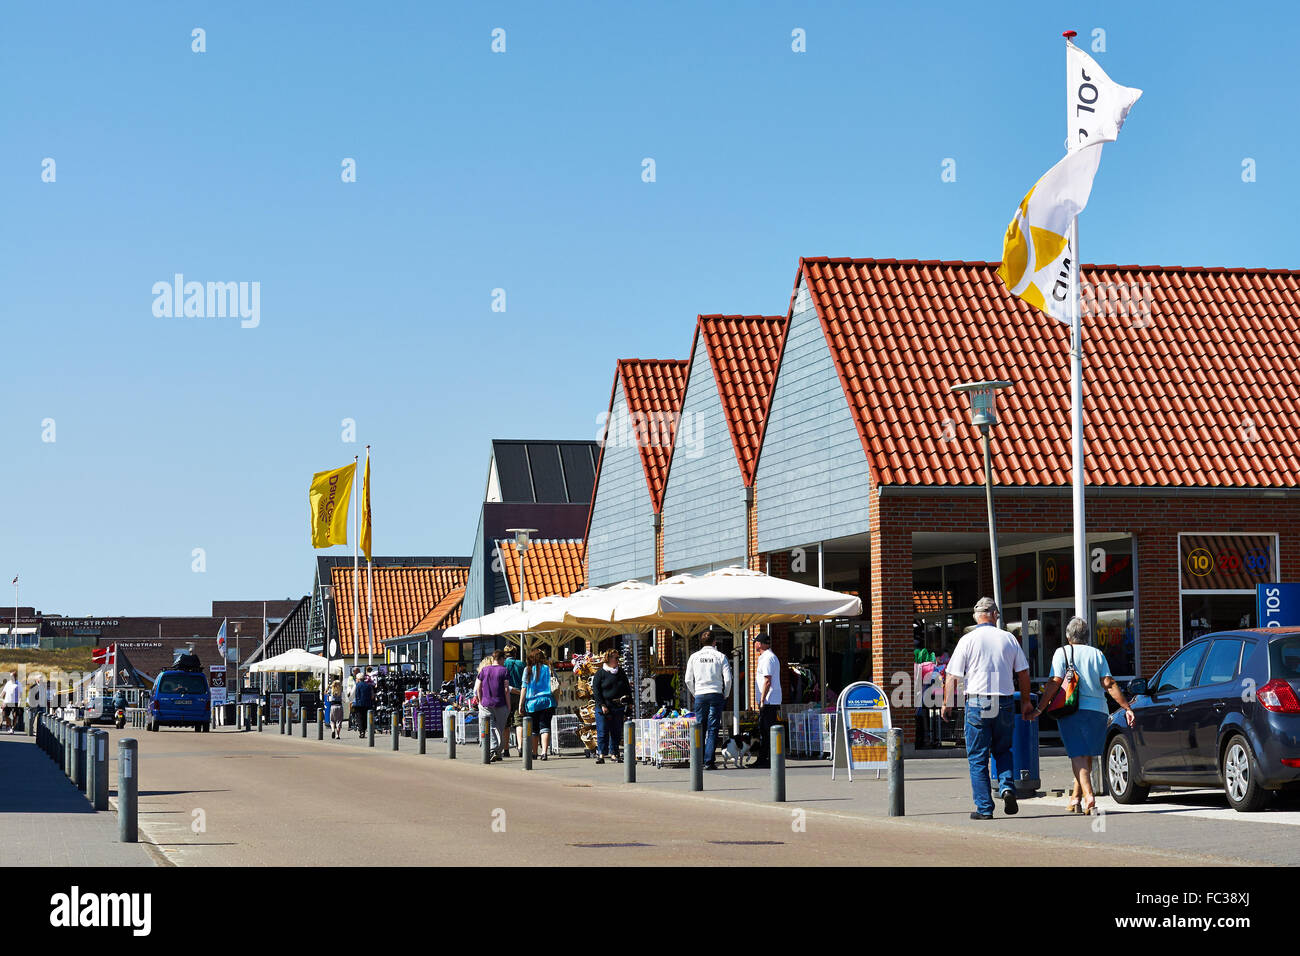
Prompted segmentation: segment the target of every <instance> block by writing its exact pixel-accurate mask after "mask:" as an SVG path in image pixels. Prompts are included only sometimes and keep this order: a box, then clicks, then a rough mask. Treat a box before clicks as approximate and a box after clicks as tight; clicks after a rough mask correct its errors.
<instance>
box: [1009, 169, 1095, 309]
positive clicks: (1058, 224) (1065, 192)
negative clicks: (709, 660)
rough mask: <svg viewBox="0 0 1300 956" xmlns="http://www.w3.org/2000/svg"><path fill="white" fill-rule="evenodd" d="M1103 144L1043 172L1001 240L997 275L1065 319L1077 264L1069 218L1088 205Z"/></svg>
mask: <svg viewBox="0 0 1300 956" xmlns="http://www.w3.org/2000/svg"><path fill="white" fill-rule="evenodd" d="M1100 162H1101V144H1100V143H1098V144H1097V145H1095V146H1089V147H1087V148H1086V149H1080V150H1075V151H1074V152H1070V153H1066V154H1065V158H1064V159H1062V160H1061V161H1060V162H1059V163H1057V164H1056V165H1055V166H1053V167H1052V168H1051V169H1049V170H1048V171H1047V172H1046V173H1044V174H1043V177H1042V178H1041V179H1039V180H1038V182H1037V183H1035V184H1034V188H1033V189H1031V190H1029V192H1028V193H1027V194H1026V195H1025V198H1024V199H1023V200H1021V202H1020V207H1019V208H1018V209H1017V210H1016V215H1015V217H1014V218H1013V219H1012V220H1011V224H1010V225H1008V226H1007V231H1006V235H1005V236H1003V238H1002V265H1001V266H999V267H998V277H999V278H1001V279H1002V281H1003V283H1004V284H1005V285H1006V287H1007V289H1008V290H1009V291H1010V292H1011V294H1012V295H1017V296H1019V297H1020V298H1022V299H1024V300H1025V301H1026V302H1028V303H1029V304H1030V305H1032V306H1033V307H1034V308H1036V309H1040V310H1042V311H1043V312H1046V313H1047V314H1048V315H1050V316H1051V317H1052V318H1054V319H1059V320H1060V321H1062V322H1068V321H1070V317H1069V314H1068V312H1069V302H1070V283H1071V281H1072V277H1073V274H1074V270H1075V269H1077V268H1078V266H1079V264H1078V261H1077V257H1076V256H1075V254H1074V250H1072V249H1071V248H1069V245H1070V243H1069V236H1070V222H1071V220H1073V219H1074V217H1075V216H1077V215H1078V214H1079V213H1081V212H1083V209H1084V207H1085V206H1087V205H1088V196H1089V195H1090V194H1091V193H1092V180H1093V177H1094V176H1096V174H1097V164H1098V163H1100Z"/></svg>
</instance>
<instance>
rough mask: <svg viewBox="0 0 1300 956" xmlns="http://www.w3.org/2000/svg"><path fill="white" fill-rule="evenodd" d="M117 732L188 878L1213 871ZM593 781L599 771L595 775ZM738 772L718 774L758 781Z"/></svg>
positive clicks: (646, 791)
mask: <svg viewBox="0 0 1300 956" xmlns="http://www.w3.org/2000/svg"><path fill="white" fill-rule="evenodd" d="M313 729H314V728H313ZM113 736H114V737H115V738H118V737H123V736H133V737H135V738H136V739H137V740H138V741H139V744H140V781H141V792H140V800H139V806H140V826H141V831H142V837H143V839H145V840H146V841H148V842H149V843H150V844H152V845H153V847H154V852H155V853H156V854H157V856H158V857H159V859H161V860H165V861H166V862H169V863H171V864H175V865H181V866H256V865H275V864H284V865H293V866H315V865H326V866H329V865H334V866H337V865H339V864H341V863H342V864H348V865H355V864H358V863H363V862H364V863H370V864H375V865H398V866H405V865H499V864H516V865H531V864H565V865H572V864H583V863H595V864H600V865H624V864H649V865H673V866H681V865H691V864H712V865H717V866H730V865H755V864H761V865H764V866H781V865H827V864H831V865H835V864H844V865H862V864H870V865H908V864H929V865H934V864H940V865H951V866H965V865H979V866H988V865H1008V866H1024V865H1042V864H1043V863H1044V861H1045V859H1050V858H1051V854H1052V847H1053V846H1060V847H1070V853H1071V855H1070V859H1071V862H1072V864H1074V865H1082V866H1086V865H1099V866H1103V865H1104V866H1115V865H1124V866H1142V865H1163V866H1168V865H1179V864H1192V865H1196V864H1204V863H1207V862H1214V861H1211V860H1209V859H1207V858H1206V857H1204V856H1200V855H1196V854H1191V853H1179V852H1171V851H1160V850H1136V849H1131V848H1127V847H1116V846H1109V847H1098V846H1087V845H1080V844H1079V843H1078V842H1077V841H1068V840H1055V839H1054V838H1052V837H1045V836H1043V835H1042V834H1022V833H1017V832H1016V831H1015V830H1014V829H1011V828H1006V827H1003V828H998V829H992V828H990V829H984V830H981V829H980V828H981V827H990V825H989V824H976V825H974V826H961V827H957V826H950V825H944V824H936V823H932V822H924V821H922V820H915V819H910V818H909V819H894V820H889V819H880V818H873V817H870V816H862V815H852V814H845V813H838V812H835V811H834V810H833V809H821V808H819V803H818V801H816V800H805V801H802V802H801V804H800V805H795V804H786V805H773V804H770V803H763V802H758V801H753V802H751V801H742V800H737V799H735V798H734V797H733V798H730V799H729V798H728V797H725V796H722V795H720V794H719V795H712V796H711V795H709V794H707V793H706V794H693V793H689V792H687V791H686V790H685V789H684V788H678V787H673V789H672V791H671V792H668V791H667V790H666V788H664V787H663V786H654V785H653V784H652V783H650V781H649V780H647V782H646V783H641V784H636V785H631V786H629V785H626V784H623V783H622V768H621V767H617V766H613V767H611V766H609V765H607V766H606V767H602V768H595V767H592V766H590V764H591V762H590V761H584V760H581V759H580V758H576V759H575V758H568V759H565V760H557V759H552V760H551V761H548V762H546V763H541V764H538V769H537V770H536V771H534V772H533V773H531V774H525V773H524V772H523V771H522V770H521V769H520V768H519V764H518V761H512V762H509V763H506V764H497V765H493V766H491V767H484V766H482V765H481V764H480V763H479V762H478V760H477V758H478V754H477V752H476V751H475V750H473V749H472V748H464V749H462V751H461V753H462V759H459V760H456V761H448V760H447V759H446V758H445V757H443V756H442V752H443V751H442V747H443V745H442V744H441V742H430V748H429V749H430V753H429V754H427V755H425V756H420V755H418V754H416V753H415V746H414V742H413V741H409V740H403V741H402V746H403V748H404V750H403V752H400V753H393V752H391V750H390V749H389V744H388V741H387V740H385V739H382V738H381V739H380V740H379V741H377V745H376V747H375V749H373V750H371V749H368V748H364V747H361V746H358V745H357V744H356V742H355V741H352V742H349V743H347V744H344V743H336V742H332V741H329V740H326V741H324V742H318V741H316V740H314V739H310V740H302V739H299V738H296V737H285V736H281V735H280V734H278V733H275V732H267V733H262V734H257V733H243V734H241V733H239V732H237V731H233V730H225V729H220V728H214V729H213V731H212V732H211V733H209V734H196V733H192V732H189V731H184V730H163V731H161V732H159V733H156V734H151V733H145V732H143V731H142V730H139V729H136V730H127V731H114V732H113ZM113 752H114V754H115V753H116V744H114V747H113ZM960 766H964V764H961V765H960ZM595 770H601V771H608V773H606V774H602V775H601V776H600V777H594V776H593V774H592V771H595ZM113 771H114V777H113V778H112V780H111V783H112V785H113V786H114V787H116V776H115V773H116V767H115V766H114V768H113ZM654 772H655V771H653V770H647V771H644V772H643V773H644V775H646V776H647V777H648V776H649V775H650V774H653V773H654ZM731 773H732V774H733V776H730V777H727V778H725V779H726V780H729V781H740V780H742V779H743V778H742V776H741V775H744V774H755V775H757V774H759V772H758V771H732V772H731ZM710 776H711V778H712V779H711V781H710V785H711V786H712V785H715V784H716V781H717V779H718V778H717V776H716V775H710ZM820 806H821V807H833V806H834V804H833V803H825V804H820ZM1074 820H1075V822H1077V823H1083V821H1082V820H1081V819H1080V818H1074ZM1004 822H1007V823H1010V822H1012V821H1004ZM1084 825H1085V826H1086V824H1084Z"/></svg>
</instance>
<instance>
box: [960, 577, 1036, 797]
mask: <svg viewBox="0 0 1300 956" xmlns="http://www.w3.org/2000/svg"><path fill="white" fill-rule="evenodd" d="M997 624H998V606H997V604H996V603H995V602H994V600H993V599H992V598H991V597H982V598H980V599H979V600H978V601H977V602H975V627H973V628H971V629H970V630H969V631H967V632H966V634H964V635H963V636H962V639H961V640H960V641H958V642H957V647H956V649H955V650H953V652H952V658H951V660H949V661H948V667H947V670H946V671H945V678H944V692H943V711H942V715H943V719H944V720H950V719H951V718H952V710H953V704H952V703H951V702H953V701H955V700H956V691H957V681H958V679H961V680H963V681H964V682H965V692H966V760H967V762H968V763H969V764H970V789H971V796H972V798H973V799H974V801H975V809H974V811H973V812H972V813H971V815H970V818H971V819H972V820H992V819H993V796H992V794H991V793H990V790H989V757H990V755H991V756H992V758H993V766H994V769H995V771H996V774H997V780H998V796H999V797H1000V798H1001V800H1002V809H1003V812H1004V813H1006V814H1007V815H1008V816H1011V815H1012V814H1014V813H1017V812H1018V811H1019V809H1020V807H1019V805H1018V804H1017V803H1016V784H1015V779H1014V775H1013V773H1012V767H1011V742H1012V739H1013V735H1014V732H1015V724H1014V721H1015V719H1016V715H1015V697H1014V696H1013V695H1014V693H1015V691H1014V689H1013V688H1015V687H1016V686H1018V687H1019V689H1020V701H1021V703H1020V713H1021V716H1023V717H1024V718H1025V719H1026V720H1029V719H1030V714H1032V713H1033V710H1034V705H1033V704H1032V703H1030V700H1029V661H1027V660H1026V659H1025V652H1024V649H1023V648H1021V646H1020V642H1019V641H1017V640H1016V636H1015V635H1014V634H1012V633H1011V632H1010V631H1004V630H1002V629H1001V628H1000V627H998V626H997Z"/></svg>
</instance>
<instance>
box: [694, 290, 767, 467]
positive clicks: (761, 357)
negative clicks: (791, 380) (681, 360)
mask: <svg viewBox="0 0 1300 956" xmlns="http://www.w3.org/2000/svg"><path fill="white" fill-rule="evenodd" d="M789 330H790V320H789V319H788V318H787V317H786V316H784V315H701V316H700V318H699V325H698V326H697V327H696V331H695V334H696V339H697V342H698V340H699V338H700V337H703V339H704V345H705V348H707V349H708V352H709V364H710V365H711V366H712V367H713V377H714V380H715V381H716V382H717V384H718V396H719V398H720V399H721V401H722V410H723V414H724V415H725V416H726V419H727V428H728V429H729V430H730V432H731V444H732V446H733V447H734V448H735V451H736V462H737V464H739V465H740V473H741V475H742V476H743V477H744V479H745V484H746V486H748V485H752V484H753V483H754V472H755V470H756V469H757V468H758V454H759V451H760V450H761V449H762V447H763V433H764V432H765V431H766V430H767V413H768V411H769V410H770V409H771V406H772V386H773V385H775V384H776V372H777V369H778V368H780V366H781V353H782V352H783V351H784V350H785V339H786V333H787V332H788V331H789ZM692 351H693V349H692Z"/></svg>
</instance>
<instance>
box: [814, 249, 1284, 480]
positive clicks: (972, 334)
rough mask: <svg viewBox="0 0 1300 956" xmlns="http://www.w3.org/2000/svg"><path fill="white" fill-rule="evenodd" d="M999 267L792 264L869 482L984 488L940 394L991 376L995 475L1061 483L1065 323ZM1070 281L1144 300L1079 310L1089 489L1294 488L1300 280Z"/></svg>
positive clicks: (1109, 277) (1129, 277) (1229, 276)
mask: <svg viewBox="0 0 1300 956" xmlns="http://www.w3.org/2000/svg"><path fill="white" fill-rule="evenodd" d="M996 272H997V263H991V262H938V261H930V262H918V261H915V260H907V261H899V260H892V259H877V260H873V259H828V258H806V259H802V260H800V263H799V277H802V278H804V279H806V281H807V285H808V289H809V292H810V293H811V295H812V298H813V301H814V302H815V304H816V306H817V311H818V314H819V316H820V318H821V322H822V328H823V331H824V332H825V335H826V340H827V342H828V343H829V344H830V347H831V353H832V355H833V357H834V361H835V367H836V371H837V374H838V376H839V378H840V381H841V384H842V385H843V386H844V391H845V394H846V395H847V396H848V399H849V405H850V407H851V408H852V410H853V414H854V420H855V423H856V425H857V429H858V434H859V436H860V438H861V440H862V445H863V448H864V450H865V451H866V454H867V461H868V464H869V466H870V468H871V472H872V478H873V480H874V481H875V482H876V483H878V484H904V485H980V484H982V483H983V466H982V457H981V452H980V448H979V444H978V442H977V441H976V440H975V436H974V435H973V434H972V428H971V426H969V425H968V424H967V422H968V421H969V420H970V419H969V415H970V412H969V410H968V407H967V399H966V398H965V397H964V396H962V395H956V394H953V393H951V392H950V391H949V388H950V386H952V385H954V384H956V383H958V382H964V381H973V380H977V379H984V378H990V379H1007V380H1009V381H1012V382H1014V383H1015V385H1014V386H1013V387H1011V388H1008V389H1005V390H1003V391H1001V392H1000V393H999V395H998V398H997V404H998V417H999V419H1000V424H999V425H997V426H996V427H995V429H994V432H993V447H994V455H995V467H996V468H997V474H996V480H997V481H998V483H1000V484H1010V485H1068V484H1069V482H1070V412H1069V409H1070V376H1069V366H1070V359H1069V329H1068V327H1067V326H1066V325H1064V324H1063V323H1060V322H1057V321H1056V320H1054V319H1052V318H1050V317H1048V316H1046V315H1043V314H1042V313H1040V312H1038V311H1037V310H1035V309H1033V308H1032V307H1031V306H1029V305H1027V304H1026V303H1025V302H1023V301H1021V300H1020V299H1018V298H1016V297H1014V296H1012V295H1011V294H1010V293H1009V292H1007V290H1006V288H1005V287H1004V286H1003V285H1002V283H1001V281H1000V280H999V279H998V278H997V275H996ZM799 277H797V278H796V280H795V283H796V291H797V288H798V282H799ZM1083 279H1084V282H1085V284H1087V283H1091V284H1092V288H1094V289H1103V290H1104V289H1111V290H1118V289H1134V290H1136V291H1137V296H1136V298H1137V299H1138V300H1141V299H1143V298H1145V300H1146V301H1147V302H1149V310H1147V312H1146V313H1142V312H1140V311H1139V310H1137V309H1134V308H1132V307H1129V308H1123V307H1121V308H1109V309H1108V308H1104V307H1103V308H1099V309H1094V310H1093V311H1094V312H1095V313H1097V314H1090V315H1088V316H1087V317H1086V318H1085V320H1084V371H1083V375H1084V439H1085V442H1086V448H1087V481H1088V483H1089V484H1093V485H1109V486H1153V485H1175V486H1200V487H1207V486H1208V487H1240V488H1275V487H1298V486H1300V374H1298V373H1300V357H1298V356H1297V352H1296V349H1295V344H1296V342H1297V341H1300V272H1296V271H1288V270H1281V269H1274V270H1267V269H1228V268H1184V267H1182V266H1135V265H1127V266H1118V265H1092V266H1089V265H1085V266H1084V267H1083ZM793 308H794V300H793V297H792V298H791V314H793ZM953 423H955V426H956V436H957V440H956V441H953V440H952V435H953Z"/></svg>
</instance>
